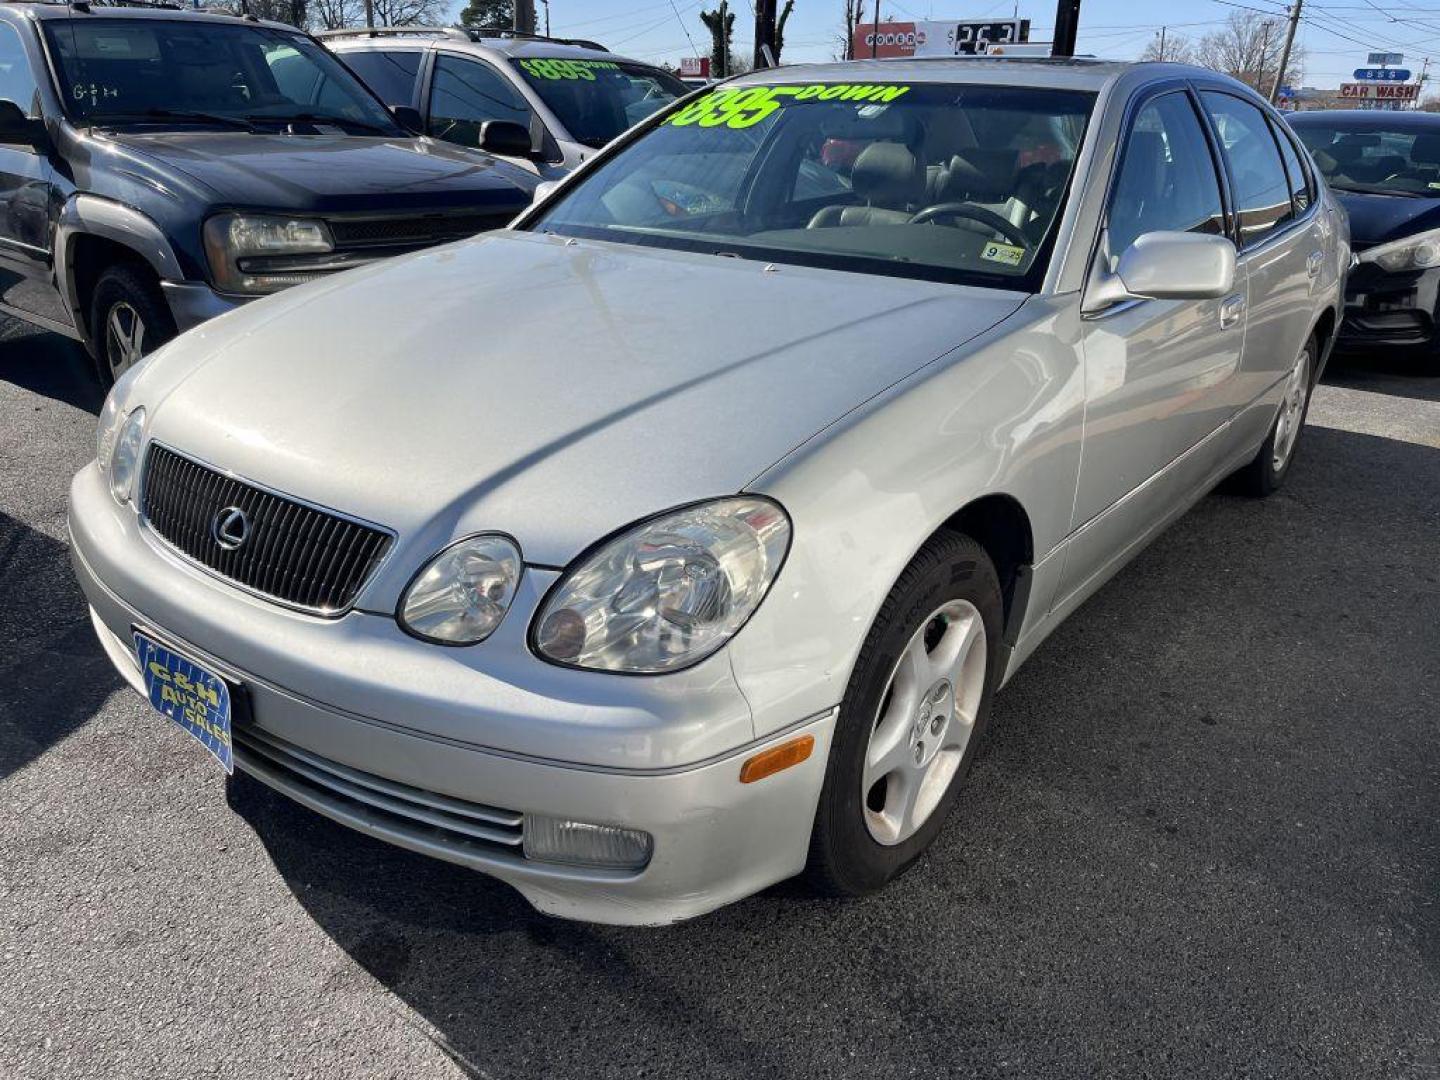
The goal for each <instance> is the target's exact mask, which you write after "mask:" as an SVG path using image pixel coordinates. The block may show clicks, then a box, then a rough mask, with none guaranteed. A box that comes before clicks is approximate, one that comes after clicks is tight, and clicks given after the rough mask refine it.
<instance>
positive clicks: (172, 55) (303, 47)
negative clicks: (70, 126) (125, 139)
mask: <svg viewBox="0 0 1440 1080" xmlns="http://www.w3.org/2000/svg"><path fill="white" fill-rule="evenodd" d="M45 34H46V38H47V40H48V41H49V44H50V53H51V56H52V57H53V60H54V64H55V74H56V78H57V80H58V82H59V84H60V87H59V88H60V96H61V99H62V100H63V101H64V102H65V107H66V109H67V110H68V112H69V113H70V116H71V117H72V118H73V119H74V120H76V121H77V122H82V123H84V122H88V123H92V124H98V123H106V122H114V123H118V122H126V121H130V122H147V123H209V124H219V125H222V126H237V127H252V126H255V125H259V124H266V123H271V122H273V123H282V124H283V123H287V122H293V121H302V122H307V123H316V122H319V123H328V124H333V125H336V126H338V127H339V128H340V129H341V130H345V131H350V132H363V133H375V134H383V135H397V134H400V129H399V128H398V127H397V126H396V125H395V123H394V121H393V120H392V119H391V118H390V116H389V114H388V113H386V111H385V109H384V107H383V106H382V105H381V104H380V103H379V102H378V101H377V100H376V99H375V98H374V97H372V96H371V95H370V93H369V91H367V90H366V89H365V88H364V87H363V86H362V85H361V84H360V83H359V81H358V80H357V79H356V78H355V77H354V76H353V75H351V74H350V72H349V71H347V70H346V69H345V68H344V67H343V66H342V65H341V64H339V63H338V62H337V61H336V60H335V58H334V57H332V56H331V55H330V54H329V53H327V52H326V51H325V50H324V49H322V48H321V47H320V46H318V45H316V44H315V43H314V42H312V41H311V40H310V39H309V38H306V37H302V36H300V35H298V34H288V33H285V32H283V31H279V30H271V29H269V28H268V27H263V26H245V25H239V24H237V25H234V26H230V25H225V24H221V23H214V22H209V21H202V20H198V19H197V20H193V21H190V20H185V19H165V20H161V19H143V20H142V19H94V18H89V17H86V18H83V19H80V18H76V19H66V20H63V21H62V20H47V22H46V24H45Z"/></svg>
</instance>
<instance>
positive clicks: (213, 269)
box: [205, 214, 336, 294]
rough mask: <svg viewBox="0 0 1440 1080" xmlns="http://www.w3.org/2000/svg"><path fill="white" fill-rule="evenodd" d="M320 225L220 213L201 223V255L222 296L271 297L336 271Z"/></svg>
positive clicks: (327, 232) (323, 226) (328, 241)
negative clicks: (203, 243) (256, 295)
mask: <svg viewBox="0 0 1440 1080" xmlns="http://www.w3.org/2000/svg"><path fill="white" fill-rule="evenodd" d="M334 250H335V245H334V243H333V241H332V240H331V238H330V229H329V228H328V227H327V226H326V224H325V223H324V222H323V221H310V220H306V219H304V218H286V217H270V216H267V215H264V214H218V215H216V216H215V217H212V218H211V219H210V220H209V221H207V222H205V256H206V258H207V259H209V260H210V273H211V275H212V277H213V278H214V279H215V285H216V286H217V287H218V288H219V289H220V291H221V292H229V293H252V294H258V293H272V292H279V291H280V290H281V289H286V288H289V287H290V286H291V285H299V284H302V283H303V282H306V281H309V280H310V279H311V278H314V277H319V276H320V275H322V274H326V273H329V272H331V271H332V270H334V269H336V267H334V266H331V265H329V262H330V260H327V259H325V258H323V256H327V255H329V254H330V253H331V252H333V251H334Z"/></svg>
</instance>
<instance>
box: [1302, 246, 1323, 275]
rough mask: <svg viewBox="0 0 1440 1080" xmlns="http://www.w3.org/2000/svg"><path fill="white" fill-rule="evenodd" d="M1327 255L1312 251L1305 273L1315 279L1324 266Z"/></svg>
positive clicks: (1308, 257) (1306, 262)
mask: <svg viewBox="0 0 1440 1080" xmlns="http://www.w3.org/2000/svg"><path fill="white" fill-rule="evenodd" d="M1324 262H1325V253H1324V252H1323V251H1312V252H1310V254H1309V256H1307V257H1306V259H1305V273H1306V274H1308V275H1309V276H1310V277H1314V276H1315V275H1316V274H1318V273H1320V267H1321V266H1322V265H1324Z"/></svg>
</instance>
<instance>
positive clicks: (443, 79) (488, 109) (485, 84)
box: [430, 55, 530, 146]
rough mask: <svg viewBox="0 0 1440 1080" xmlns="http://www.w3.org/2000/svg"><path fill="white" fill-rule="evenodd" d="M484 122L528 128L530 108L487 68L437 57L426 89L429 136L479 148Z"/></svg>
mask: <svg viewBox="0 0 1440 1080" xmlns="http://www.w3.org/2000/svg"><path fill="white" fill-rule="evenodd" d="M487 120H508V121H510V122H511V123H512V124H519V125H520V126H521V127H524V128H528V127H529V126H530V108H529V106H528V105H526V103H525V99H524V98H522V97H521V96H520V93H519V91H517V90H516V89H515V88H514V87H513V86H511V85H510V83H509V82H507V81H506V80H505V79H504V78H503V77H501V76H500V75H499V74H497V73H496V72H495V71H494V70H493V69H492V68H491V67H490V66H489V65H488V64H483V63H481V62H480V61H478V60H464V59H461V58H460V57H457V56H444V55H441V56H437V57H436V58H435V78H434V80H433V82H432V84H431V87H430V134H431V135H434V136H435V137H436V138H437V139H445V140H446V141H447V142H453V143H459V144H460V145H461V146H479V145H480V125H481V124H483V123H485V121H487Z"/></svg>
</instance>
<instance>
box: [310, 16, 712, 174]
mask: <svg viewBox="0 0 1440 1080" xmlns="http://www.w3.org/2000/svg"><path fill="white" fill-rule="evenodd" d="M319 36H320V37H321V38H322V39H324V41H325V44H326V45H328V46H329V47H330V49H331V51H333V52H335V53H336V54H338V55H339V56H340V57H341V58H342V59H343V60H344V61H345V63H346V64H348V65H349V66H350V67H351V68H353V69H354V70H355V72H356V74H358V75H359V76H360V77H361V78H362V79H364V80H365V81H366V82H367V83H369V84H370V87H371V89H372V90H374V91H375V93H376V94H377V95H378V96H379V97H380V98H381V99H382V100H383V101H384V102H385V104H387V105H389V106H390V107H391V108H392V109H398V110H407V109H408V110H413V112H412V113H411V114H410V119H411V120H412V121H414V122H417V123H418V124H419V125H421V130H423V131H424V132H425V133H426V134H429V135H431V136H434V137H435V138H437V139H444V140H446V141H447V142H452V143H458V144H459V145H461V146H470V147H475V148H476V149H481V150H487V151H489V152H491V153H493V154H497V155H499V156H501V157H506V158H510V159H512V160H515V161H518V162H522V163H524V164H527V165H529V166H530V167H531V168H533V169H534V170H535V171H536V172H537V173H538V174H539V175H541V176H542V177H545V178H547V179H555V178H559V177H560V176H563V175H564V174H565V173H567V172H569V171H570V170H571V169H573V168H575V166H577V165H579V164H580V163H581V162H582V161H584V160H585V158H586V157H587V156H589V155H590V154H591V153H593V152H594V151H595V150H598V149H599V148H600V147H602V146H604V145H605V144H606V143H608V142H609V141H610V140H611V139H613V138H615V136H617V135H619V134H620V133H621V132H622V131H625V130H626V129H627V128H630V127H633V126H634V125H635V124H638V123H639V122H640V121H641V120H643V119H645V118H646V117H647V116H649V115H650V114H651V113H653V112H656V111H657V110H659V109H661V108H663V107H664V106H666V105H668V104H670V102H672V101H674V100H675V99H676V98H678V97H681V96H683V95H684V94H687V93H689V91H690V88H689V87H687V86H686V85H685V84H684V83H682V82H681V81H680V80H679V79H678V78H676V77H675V76H674V75H671V74H670V73H669V72H668V71H665V70H664V69H662V68H657V67H653V66H651V65H649V64H642V63H640V62H638V61H635V60H626V59H624V58H623V57H619V56H614V55H612V54H611V53H609V52H607V51H606V50H605V49H604V47H603V46H600V45H597V44H596V43H594V42H593V41H577V40H568V39H565V40H562V39H556V38H542V37H536V36H533V35H523V34H516V33H512V32H510V31H501V30H473V29H463V28H460V27H413V26H411V27H391V28H384V29H381V28H376V29H363V28H362V29H359V30H332V31H328V32H326V33H323V34H321V35H319ZM402 115H403V113H402Z"/></svg>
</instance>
